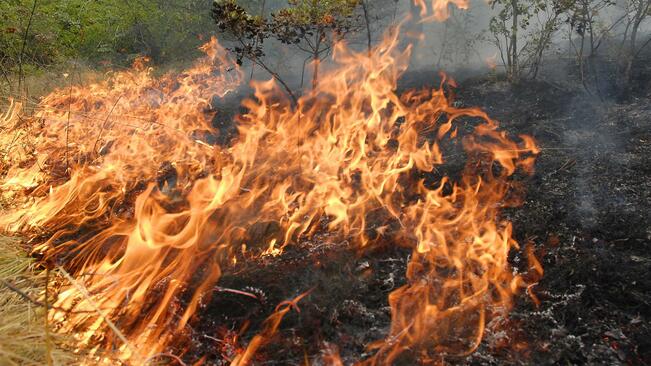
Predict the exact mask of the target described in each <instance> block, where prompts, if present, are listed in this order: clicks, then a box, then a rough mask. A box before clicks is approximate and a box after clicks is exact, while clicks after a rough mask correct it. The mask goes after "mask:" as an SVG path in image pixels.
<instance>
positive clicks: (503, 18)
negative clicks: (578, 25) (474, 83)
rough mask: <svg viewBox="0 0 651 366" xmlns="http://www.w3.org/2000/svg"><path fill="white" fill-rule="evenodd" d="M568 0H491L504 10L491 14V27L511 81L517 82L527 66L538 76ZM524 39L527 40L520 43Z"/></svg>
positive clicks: (532, 73)
mask: <svg viewBox="0 0 651 366" xmlns="http://www.w3.org/2000/svg"><path fill="white" fill-rule="evenodd" d="M569 1H571V0H569ZM567 4H568V1H566V0H491V2H490V5H491V7H493V8H496V7H497V8H500V10H499V12H498V14H497V15H496V16H493V17H492V18H491V20H490V23H489V30H490V31H491V33H492V34H493V43H494V44H495V46H496V47H497V48H498V50H499V53H500V56H501V59H502V63H503V65H504V67H505V69H506V74H507V77H508V78H509V80H510V81H511V82H514V83H517V82H518V81H519V80H520V77H521V76H522V72H523V70H525V69H529V72H530V76H531V77H536V76H537V74H538V70H539V66H540V63H541V60H542V57H543V54H544V51H545V50H546V49H547V48H548V47H549V45H550V44H551V42H552V37H553V35H554V33H555V32H556V31H557V30H558V29H559V27H560V20H561V18H560V15H561V14H563V13H564V12H565V10H566V8H567ZM533 20H535V21H537V23H536V24H534V23H533ZM521 40H523V41H524V44H522V45H519V42H520V41H521Z"/></svg>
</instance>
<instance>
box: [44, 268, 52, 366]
mask: <svg viewBox="0 0 651 366" xmlns="http://www.w3.org/2000/svg"><path fill="white" fill-rule="evenodd" d="M49 286H50V268H49V267H46V268H45V299H44V302H45V316H44V318H45V320H44V321H45V358H46V359H47V365H48V366H52V345H51V344H50V325H49V324H48V316H49V314H48V313H49V308H48V303H47V296H48V292H49Z"/></svg>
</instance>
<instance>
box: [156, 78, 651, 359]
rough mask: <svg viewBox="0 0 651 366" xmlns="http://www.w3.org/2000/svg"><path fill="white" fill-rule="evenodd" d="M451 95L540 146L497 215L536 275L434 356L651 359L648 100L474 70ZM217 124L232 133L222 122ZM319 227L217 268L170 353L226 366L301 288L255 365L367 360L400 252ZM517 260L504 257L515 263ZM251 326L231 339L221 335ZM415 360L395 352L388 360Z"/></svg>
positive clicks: (427, 81) (380, 330) (399, 266)
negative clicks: (478, 329)
mask: <svg viewBox="0 0 651 366" xmlns="http://www.w3.org/2000/svg"><path fill="white" fill-rule="evenodd" d="M435 79H436V76H435V75H434V74H432V75H430V74H427V73H422V72H417V73H412V74H408V75H406V76H405V77H404V78H403V81H402V82H401V88H403V89H406V88H412V87H421V86H425V85H438V84H437V82H436V80H435ZM456 100H457V102H456V103H457V104H459V105H462V106H477V107H480V108H482V109H483V110H485V111H487V112H488V113H489V115H490V116H491V117H493V118H495V119H497V120H498V121H500V123H501V126H502V127H503V128H504V129H505V130H507V131H508V132H509V133H510V134H513V135H518V134H523V133H524V134H529V135H531V136H533V137H534V138H535V139H536V140H537V142H538V143H539V145H540V146H541V148H542V153H541V154H540V156H539V158H538V161H537V163H536V170H535V174H534V175H533V176H531V177H528V178H525V179H526V180H525V183H526V187H527V193H526V196H525V201H524V204H523V205H522V206H521V207H518V208H513V209H509V210H508V211H505V212H504V213H503V214H504V215H505V217H506V218H508V219H509V220H511V221H512V222H513V225H514V228H515V236H516V239H517V240H518V241H519V242H520V243H523V244H524V243H532V244H528V245H534V246H535V253H536V254H537V256H538V258H539V259H540V260H541V262H542V265H543V267H544V270H545V273H544V276H543V277H542V279H541V280H540V282H539V283H538V284H537V285H535V286H533V287H532V289H531V291H532V292H533V294H534V295H535V296H536V297H537V298H538V299H539V300H540V305H538V306H537V305H536V304H535V303H534V301H532V299H531V297H530V296H527V294H525V293H522V294H520V295H519V296H518V297H517V298H516V302H515V306H514V309H513V310H512V311H511V313H510V315H509V317H508V318H496V319H493V320H492V321H491V323H489V324H488V326H487V332H486V335H485V338H484V342H483V343H482V345H481V346H480V347H479V349H478V350H477V351H476V352H475V353H473V354H472V355H470V356H467V357H452V356H445V355H442V356H441V360H443V361H445V362H446V363H450V364H476V365H498V364H499V365H502V364H511V365H524V364H598V365H601V364H608V365H618V364H622V365H643V364H651V325H649V318H650V317H651V276H649V273H651V254H650V253H651V250H650V249H651V103H650V97H649V96H648V95H644V94H638V95H637V96H635V97H634V98H633V99H631V100H629V101H626V102H622V101H618V102H616V101H614V100H606V101H602V100H600V99H599V98H597V97H592V96H587V95H586V94H585V93H583V92H581V91H580V90H577V89H570V88H564V87H562V86H560V85H559V84H550V83H545V82H527V83H525V84H523V85H519V86H515V87H512V86H510V85H508V84H506V83H504V82H501V81H497V80H490V79H486V78H479V79H468V80H465V81H462V82H461V83H460V85H459V87H458V88H457V98H456ZM229 103H230V104H232V105H236V104H235V102H233V101H229ZM233 112H235V111H233ZM226 119H227V120H228V121H230V117H228V118H226ZM222 122H223V121H222ZM220 129H226V130H230V131H231V132H232V126H221V127H220ZM216 142H217V143H223V142H224V141H216ZM259 229H260V230H265V231H266V230H267V229H268V228H259ZM323 232H324V234H321V235H317V236H316V237H314V238H312V239H311V240H310V241H304V242H301V243H298V244H297V245H294V246H290V247H288V248H287V252H286V253H285V254H284V255H283V256H280V257H276V258H273V257H268V258H265V259H261V260H260V261H259V262H248V263H240V264H238V265H237V266H234V268H232V269H230V270H229V271H228V272H226V273H224V275H223V277H222V279H221V281H220V288H218V289H216V291H218V292H220V294H219V296H214V297H213V300H212V301H211V302H208V303H206V304H203V308H202V309H201V311H200V314H201V317H200V318H198V319H197V320H195V321H194V322H192V324H191V326H190V327H188V329H187V332H186V333H185V334H184V335H182V336H180V337H179V342H178V344H177V348H175V349H171V350H169V351H170V353H172V354H177V355H182V357H183V358H184V360H185V361H186V362H193V361H197V360H198V359H199V358H201V357H204V358H203V360H204V362H205V364H208V365H222V364H224V365H225V364H228V362H227V361H226V360H225V357H229V356H232V355H234V353H235V352H236V348H237V347H238V346H239V347H241V346H242V344H243V343H245V342H246V340H248V339H250V338H251V337H252V336H253V335H254V334H256V332H257V331H259V330H260V327H261V323H262V321H263V320H264V319H265V318H266V317H267V316H268V315H269V314H271V313H272V312H273V309H274V307H275V306H276V305H277V304H278V303H280V302H281V301H283V300H286V299H290V298H292V297H295V296H297V295H298V294H300V293H302V292H305V291H308V290H310V289H311V290H312V292H311V294H310V296H309V297H308V298H306V299H305V300H303V301H302V302H301V303H300V304H299V306H300V309H301V312H300V313H297V312H294V311H292V312H290V313H289V314H288V315H287V316H286V317H285V319H284V321H283V323H282V325H281V330H280V332H279V335H278V336H277V337H276V338H274V339H273V341H272V342H271V343H270V344H269V345H267V346H265V347H264V348H263V349H262V350H261V352H259V356H258V359H257V360H258V361H259V363H261V364H268V365H302V364H305V359H306V358H307V359H309V360H311V361H312V362H314V363H316V364H318V363H319V360H321V359H322V355H323V350H324V349H325V348H327V347H332V348H334V345H336V346H337V347H338V352H339V353H340V355H341V357H342V359H343V360H344V362H345V363H346V364H348V363H351V362H353V361H355V360H359V358H360V357H362V358H364V357H368V355H369V354H370V353H371V352H370V351H368V350H367V349H366V348H365V347H366V345H368V344H369V343H370V342H372V341H374V340H378V339H381V338H383V337H384V336H385V335H386V334H387V331H388V329H389V325H390V313H389V308H388V303H387V295H388V294H389V293H390V292H391V291H392V290H393V289H395V288H397V287H398V286H400V285H402V284H404V282H405V279H404V272H405V267H406V263H407V260H408V256H409V251H408V250H405V249H400V248H396V247H395V246H393V245H390V243H387V245H385V246H380V247H378V248H377V249H376V250H374V251H371V252H365V253H363V254H359V253H355V252H354V250H353V249H352V248H350V247H349V245H348V243H347V242H341V241H340V240H338V239H337V238H334V237H330V236H329V235H328V234H326V232H327V231H326V230H323ZM522 260H523V259H522V257H521V256H520V255H518V254H514V255H513V258H512V261H513V264H514V266H518V262H519V261H522ZM228 289H235V290H240V291H245V292H248V293H251V294H255V295H256V296H257V299H254V298H251V297H248V296H243V295H242V294H238V293H233V292H229V290H228ZM180 301H183V300H180ZM247 321H250V326H249V327H248V328H247V330H246V331H243V332H242V334H241V341H240V342H239V343H238V342H237V341H229V339H231V340H232V339H235V338H237V336H236V333H237V332H238V329H239V327H241V326H242V325H243V324H245V323H246V322H247ZM162 361H164V360H162ZM417 362H418V360H417V359H415V358H413V357H412V356H410V355H405V356H404V357H403V358H401V359H400V360H399V361H398V362H397V364H400V365H412V364H415V363H417Z"/></svg>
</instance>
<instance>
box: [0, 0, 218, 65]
mask: <svg viewBox="0 0 651 366" xmlns="http://www.w3.org/2000/svg"><path fill="white" fill-rule="evenodd" d="M35 1H36V6H35V7H34V9H35V11H34V14H33V19H32V22H31V24H29V21H28V20H29V18H30V14H31V11H32V7H33V6H34V0H0V66H1V67H3V68H4V69H5V70H12V69H14V68H15V67H16V65H17V64H18V62H20V61H21V59H22V61H23V63H27V64H33V65H37V66H41V67H42V66H47V65H51V64H54V63H57V62H61V61H63V60H65V59H68V58H70V57H76V58H83V59H85V60H88V61H91V62H101V63H103V64H106V63H118V64H126V63H129V62H130V61H131V60H132V59H133V58H134V56H136V55H141V54H146V55H148V56H150V57H151V58H152V59H153V61H154V62H168V61H174V60H177V59H187V58H189V57H191V56H193V55H194V52H195V50H196V47H197V46H198V45H199V44H200V43H201V39H200V38H202V37H201V35H202V34H205V33H207V30H209V29H210V28H211V26H210V25H211V24H212V22H211V19H210V17H209V10H210V1H209V0H139V1H128V0H103V1H90V0H35ZM28 24H29V29H28ZM23 43H25V47H24V50H23Z"/></svg>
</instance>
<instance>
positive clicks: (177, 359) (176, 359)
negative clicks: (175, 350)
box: [143, 353, 187, 366]
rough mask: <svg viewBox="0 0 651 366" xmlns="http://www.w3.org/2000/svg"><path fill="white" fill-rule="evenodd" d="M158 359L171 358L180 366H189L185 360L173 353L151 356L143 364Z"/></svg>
mask: <svg viewBox="0 0 651 366" xmlns="http://www.w3.org/2000/svg"><path fill="white" fill-rule="evenodd" d="M158 357H169V358H172V359H174V361H176V362H178V363H179V365H181V366H187V364H186V363H185V362H183V360H182V359H181V358H180V357H179V356H176V355H173V354H171V353H157V354H155V355H151V356H149V357H148V358H147V359H146V360H145V362H143V364H145V365H146V364H147V363H148V362H149V361H151V360H153V359H155V358H158Z"/></svg>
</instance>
